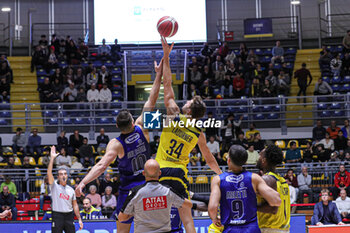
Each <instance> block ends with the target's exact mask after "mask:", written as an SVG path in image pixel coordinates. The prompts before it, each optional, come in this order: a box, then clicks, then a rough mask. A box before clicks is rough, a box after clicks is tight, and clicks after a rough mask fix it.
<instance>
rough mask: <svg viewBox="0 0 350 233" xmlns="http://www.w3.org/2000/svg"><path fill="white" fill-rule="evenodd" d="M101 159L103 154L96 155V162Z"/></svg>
mask: <svg viewBox="0 0 350 233" xmlns="http://www.w3.org/2000/svg"><path fill="white" fill-rule="evenodd" d="M100 159H102V156H100V155H99V156H96V157H95V164H96V163H97V162H96V161H97V160H100Z"/></svg>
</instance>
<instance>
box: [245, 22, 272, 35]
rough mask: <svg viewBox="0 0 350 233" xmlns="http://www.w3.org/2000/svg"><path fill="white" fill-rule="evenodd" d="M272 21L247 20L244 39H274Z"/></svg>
mask: <svg viewBox="0 0 350 233" xmlns="http://www.w3.org/2000/svg"><path fill="white" fill-rule="evenodd" d="M272 36H273V33H272V19H270V18H261V19H245V20H244V38H255V37H272Z"/></svg>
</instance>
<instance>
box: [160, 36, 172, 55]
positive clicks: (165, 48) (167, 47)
mask: <svg viewBox="0 0 350 233" xmlns="http://www.w3.org/2000/svg"><path fill="white" fill-rule="evenodd" d="M161 41H162V47H163V52H164V57H169V55H170V53H171V50H172V49H173V47H174V42H173V43H172V44H171V45H168V42H167V41H166V39H165V37H163V36H162V38H161Z"/></svg>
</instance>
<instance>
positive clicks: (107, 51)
mask: <svg viewBox="0 0 350 233" xmlns="http://www.w3.org/2000/svg"><path fill="white" fill-rule="evenodd" d="M97 54H98V56H99V57H101V58H105V59H106V58H109V57H110V55H111V47H110V46H109V45H106V39H103V40H102V45H100V46H98V52H97Z"/></svg>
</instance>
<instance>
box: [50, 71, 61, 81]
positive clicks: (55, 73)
mask: <svg viewBox="0 0 350 233" xmlns="http://www.w3.org/2000/svg"><path fill="white" fill-rule="evenodd" d="M55 79H58V81H59V83H60V84H61V83H62V82H63V75H62V73H61V69H60V68H56V69H55V72H54V73H53V74H52V75H51V76H50V83H51V82H54V80H55Z"/></svg>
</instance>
